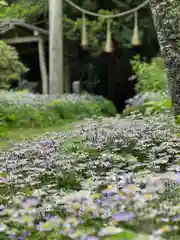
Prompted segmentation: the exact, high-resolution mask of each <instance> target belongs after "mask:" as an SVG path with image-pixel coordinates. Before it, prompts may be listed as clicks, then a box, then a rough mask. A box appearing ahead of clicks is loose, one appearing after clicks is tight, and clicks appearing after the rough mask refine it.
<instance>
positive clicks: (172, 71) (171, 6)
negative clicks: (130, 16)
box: [149, 0, 180, 116]
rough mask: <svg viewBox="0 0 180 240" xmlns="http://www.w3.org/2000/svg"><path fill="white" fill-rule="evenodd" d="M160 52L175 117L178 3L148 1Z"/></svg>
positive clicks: (179, 72) (179, 69) (179, 75)
mask: <svg viewBox="0 0 180 240" xmlns="http://www.w3.org/2000/svg"><path fill="white" fill-rule="evenodd" d="M149 3H150V6H151V11H152V16H153V21H154V25H155V28H156V32H157V37H158V40H159V44H160V47H161V52H162V54H163V55H164V58H165V64H166V67H167V76H168V81H169V90H170V95H171V99H172V104H173V109H174V114H175V116H177V115H179V114H180V47H179V46H180V44H179V43H180V14H179V12H180V1H179V0H149Z"/></svg>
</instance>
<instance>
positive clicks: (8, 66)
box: [0, 41, 28, 89]
mask: <svg viewBox="0 0 180 240" xmlns="http://www.w3.org/2000/svg"><path fill="white" fill-rule="evenodd" d="M27 70H28V69H27V68H26V67H25V66H24V65H23V64H22V63H21V62H20V60H19V57H18V54H17V52H16V50H15V48H14V47H11V46H9V45H7V44H6V43H5V42H3V41H0V89H7V88H8V87H9V84H10V80H12V79H17V80H20V77H21V74H23V73H25V72H27Z"/></svg>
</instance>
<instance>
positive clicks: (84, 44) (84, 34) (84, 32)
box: [81, 13, 88, 48]
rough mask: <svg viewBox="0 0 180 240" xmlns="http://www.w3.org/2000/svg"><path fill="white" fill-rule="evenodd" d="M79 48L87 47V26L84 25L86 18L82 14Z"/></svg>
mask: <svg viewBox="0 0 180 240" xmlns="http://www.w3.org/2000/svg"><path fill="white" fill-rule="evenodd" d="M81 46H82V48H87V47H88V33H87V24H86V16H85V14H84V13H83V16H82V32H81Z"/></svg>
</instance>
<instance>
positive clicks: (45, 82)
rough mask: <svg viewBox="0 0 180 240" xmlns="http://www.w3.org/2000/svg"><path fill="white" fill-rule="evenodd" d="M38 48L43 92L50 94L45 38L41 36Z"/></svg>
mask: <svg viewBox="0 0 180 240" xmlns="http://www.w3.org/2000/svg"><path fill="white" fill-rule="evenodd" d="M38 50H39V66H40V70H41V81H42V92H43V94H48V76H47V69H46V57H45V48H44V40H43V39H42V38H40V40H39V41H38Z"/></svg>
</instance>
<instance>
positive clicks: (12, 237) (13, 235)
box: [8, 233, 16, 239]
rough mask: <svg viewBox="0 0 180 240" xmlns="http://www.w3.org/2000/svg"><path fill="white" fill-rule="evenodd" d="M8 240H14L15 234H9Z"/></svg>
mask: <svg viewBox="0 0 180 240" xmlns="http://www.w3.org/2000/svg"><path fill="white" fill-rule="evenodd" d="M8 238H9V239H16V234H15V233H14V234H9V235H8Z"/></svg>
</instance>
